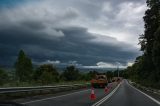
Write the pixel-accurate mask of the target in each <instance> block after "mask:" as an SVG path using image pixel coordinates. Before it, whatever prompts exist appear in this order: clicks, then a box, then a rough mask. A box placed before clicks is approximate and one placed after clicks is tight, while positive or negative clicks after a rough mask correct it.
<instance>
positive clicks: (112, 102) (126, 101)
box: [101, 80, 160, 106]
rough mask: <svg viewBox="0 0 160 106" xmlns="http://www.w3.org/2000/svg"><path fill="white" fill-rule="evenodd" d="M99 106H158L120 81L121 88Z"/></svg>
mask: <svg viewBox="0 0 160 106" xmlns="http://www.w3.org/2000/svg"><path fill="white" fill-rule="evenodd" d="M101 106H160V105H159V104H158V103H156V102H154V101H153V100H151V99H150V98H148V97H147V96H146V95H144V94H142V93H141V92H139V91H138V90H136V89H135V88H134V87H132V86H131V85H129V84H128V82H127V81H126V80H123V81H122V84H121V86H120V87H119V89H118V90H117V91H116V93H115V94H114V95H112V97H111V98H110V99H108V100H106V101H105V102H104V103H103V104H102V105H101Z"/></svg>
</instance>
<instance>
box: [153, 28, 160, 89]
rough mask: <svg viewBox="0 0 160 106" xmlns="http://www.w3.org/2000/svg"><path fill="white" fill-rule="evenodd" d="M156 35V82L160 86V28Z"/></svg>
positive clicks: (154, 56) (154, 54)
mask: <svg viewBox="0 0 160 106" xmlns="http://www.w3.org/2000/svg"><path fill="white" fill-rule="evenodd" d="M154 35H155V41H154V45H153V56H152V57H153V63H154V65H155V66H156V70H155V73H154V74H155V76H154V77H155V81H156V82H159V86H160V27H159V29H158V30H157V31H156V33H155V34H154Z"/></svg>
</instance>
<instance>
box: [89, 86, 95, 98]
mask: <svg viewBox="0 0 160 106" xmlns="http://www.w3.org/2000/svg"><path fill="white" fill-rule="evenodd" d="M90 99H91V100H95V99H96V95H95V93H94V88H93V87H92V88H91V95H90Z"/></svg>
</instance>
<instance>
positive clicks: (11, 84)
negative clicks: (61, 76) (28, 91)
mask: <svg viewBox="0 0 160 106" xmlns="http://www.w3.org/2000/svg"><path fill="white" fill-rule="evenodd" d="M85 83H89V81H59V82H53V83H50V84H42V83H38V82H34V81H32V82H8V83H5V84H3V85H0V87H1V88H5V87H33V86H55V85H73V84H85Z"/></svg>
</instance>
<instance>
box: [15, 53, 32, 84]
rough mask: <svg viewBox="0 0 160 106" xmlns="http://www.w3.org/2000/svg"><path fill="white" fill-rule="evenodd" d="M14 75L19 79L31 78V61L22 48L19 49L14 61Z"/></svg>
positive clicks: (27, 79)
mask: <svg viewBox="0 0 160 106" xmlns="http://www.w3.org/2000/svg"><path fill="white" fill-rule="evenodd" d="M15 69H16V77H17V79H18V80H19V81H29V80H31V78H32V71H33V67H32V62H31V59H30V58H28V57H27V56H26V55H25V53H24V51H23V50H20V52H19V55H18V58H17V61H16V63H15Z"/></svg>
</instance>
